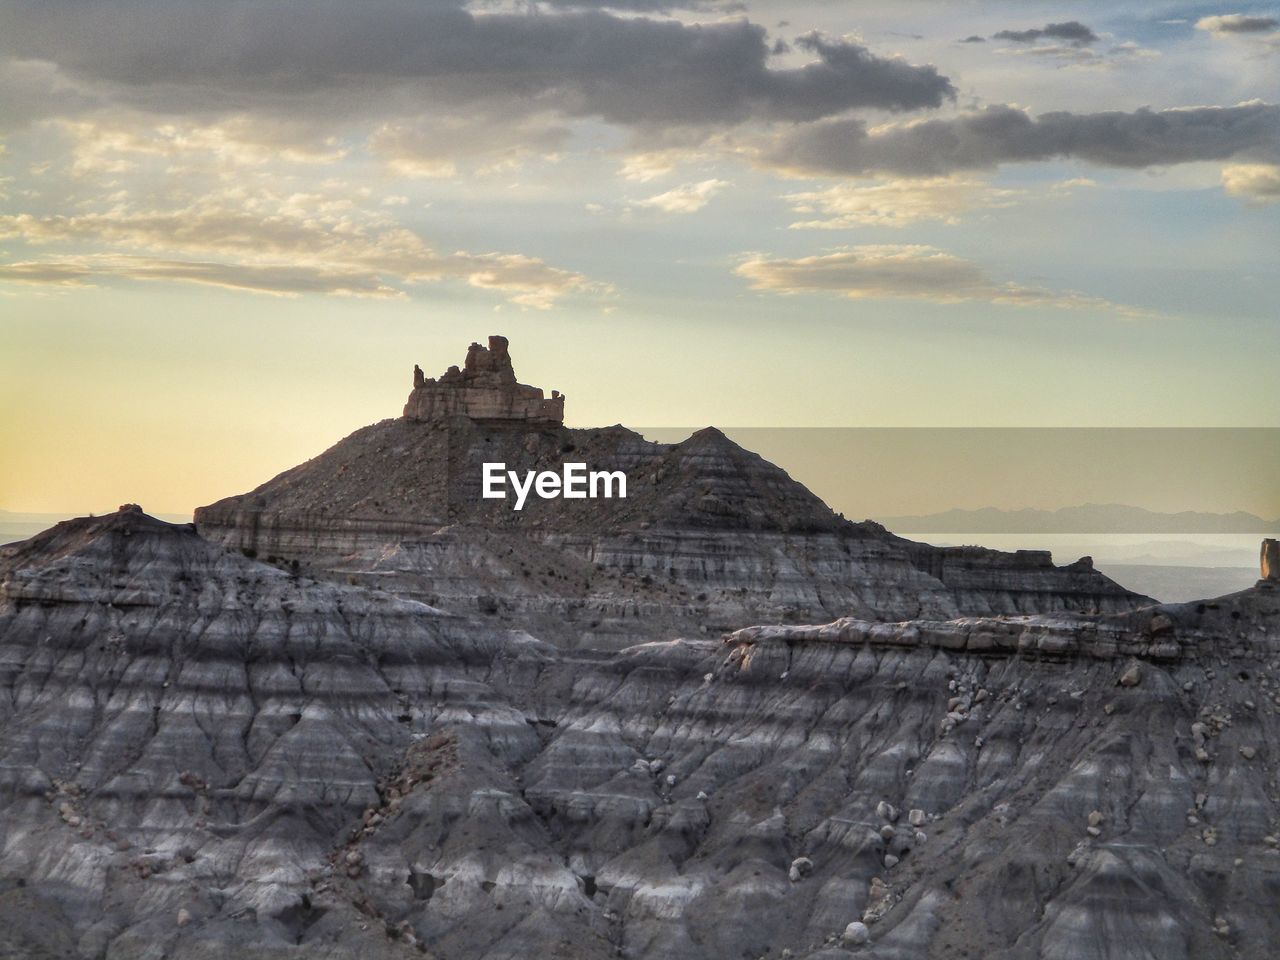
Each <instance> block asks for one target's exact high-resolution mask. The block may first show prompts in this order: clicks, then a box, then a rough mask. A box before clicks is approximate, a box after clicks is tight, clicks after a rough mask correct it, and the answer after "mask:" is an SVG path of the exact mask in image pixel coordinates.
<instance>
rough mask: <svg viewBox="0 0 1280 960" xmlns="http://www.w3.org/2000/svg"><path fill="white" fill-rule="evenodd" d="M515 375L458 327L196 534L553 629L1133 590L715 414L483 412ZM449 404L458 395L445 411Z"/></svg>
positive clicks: (619, 640) (1019, 603)
mask: <svg viewBox="0 0 1280 960" xmlns="http://www.w3.org/2000/svg"><path fill="white" fill-rule="evenodd" d="M499 341H500V342H499ZM513 385H515V386H518V385H517V384H515V374H514V372H513V370H512V368H511V362H510V356H509V354H508V352H507V347H506V342H505V341H504V340H501V338H494V339H493V340H491V347H490V348H489V349H488V350H486V349H485V348H483V347H479V346H473V348H472V351H471V352H470V353H469V354H468V363H467V368H466V370H465V371H463V372H461V373H458V374H457V375H456V376H453V377H451V376H450V375H446V377H444V378H442V380H441V381H440V382H439V383H436V382H434V381H430V382H424V384H423V385H422V386H420V387H418V388H416V389H415V391H414V395H413V397H411V398H410V407H411V408H412V410H411V409H410V408H406V416H405V417H403V418H401V419H399V420H388V421H384V422H382V423H378V424H374V425H372V426H369V427H366V428H364V429H362V430H358V431H356V432H355V433H354V434H352V435H351V436H349V437H347V438H346V439H345V440H342V441H341V442H339V443H338V444H336V445H335V446H334V447H332V448H330V449H329V450H327V451H325V452H324V453H323V454H321V455H320V456H318V457H316V458H315V459H313V460H310V461H308V462H307V463H304V464H302V465H300V466H298V467H295V468H294V469H292V470H289V471H286V472H285V473H283V474H281V475H280V476H278V477H276V478H274V479H273V480H270V481H268V482H267V483H265V484H263V485H262V486H260V487H258V488H257V489H256V490H253V491H252V492H250V493H247V494H243V495H240V496H235V497H229V498H227V499H225V500H221V501H219V502H218V503H215V504H212V505H210V506H207V507H202V508H200V509H199V510H197V511H196V523H197V526H198V528H199V530H200V533H201V534H202V535H203V536H205V537H207V538H209V539H210V540H212V541H215V542H217V543H221V544H224V545H227V546H230V547H234V548H237V549H240V550H243V551H246V552H248V553H249V554H251V555H253V556H257V557H259V558H264V559H271V560H274V561H276V562H280V563H284V564H291V563H297V564H299V565H300V567H301V568H302V569H305V570H307V571H308V572H309V573H311V574H312V575H315V576H323V577H329V578H334V579H337V580H339V581H340V582H354V583H365V584H376V585H378V586H380V587H382V588H383V589H386V590H390V591H393V592H395V593H397V594H400V595H403V596H406V597H412V598H414V599H418V600H422V601H425V602H428V603H431V604H435V605H439V606H442V607H444V608H445V609H448V610H451V611H453V612H456V613H462V614H474V613H476V612H481V613H484V614H485V615H486V616H489V617H492V618H495V622H499V623H504V624H506V625H509V626H518V627H521V628H524V629H528V630H530V631H532V632H534V633H536V634H538V635H539V636H543V637H545V638H547V639H549V640H552V641H553V642H556V643H560V644H563V645H570V646H572V645H583V644H584V645H590V646H596V647H602V646H603V647H615V648H616V647H619V646H624V645H626V644H629V643H634V642H637V641H639V640H647V639H659V638H669V637H671V636H673V635H676V634H678V633H685V634H689V635H692V634H698V633H704V632H709V633H711V634H712V635H714V634H715V633H717V632H719V631H721V630H725V629H733V628H736V627H742V626H747V625H749V624H751V623H759V622H769V621H783V622H812V621H816V620H824V619H832V618H835V617H840V616H850V615H853V616H860V617H868V618H873V619H884V620H901V619H907V618H912V617H950V616H958V615H962V614H992V613H1010V614H1017V613H1033V612H1052V611H1055V610H1076V611H1082V612H1105V611H1113V610H1122V609H1129V608H1132V607H1134V606H1137V605H1140V604H1142V603H1145V602H1148V599H1147V598H1145V597H1141V596H1138V595H1135V594H1133V593H1131V592H1129V591H1127V590H1124V589H1123V588H1122V587H1120V586H1118V585H1117V584H1115V583H1114V582H1112V581H1111V580H1109V579H1107V578H1106V577H1104V576H1102V575H1101V574H1099V573H1097V572H1095V571H1094V570H1092V569H1091V568H1090V567H1089V566H1088V565H1084V564H1073V565H1071V566H1066V567H1056V566H1054V565H1053V563H1052V562H1051V560H1050V558H1049V556H1048V554H1042V553H1032V552H1020V553H1014V554H1010V553H1001V552H998V551H993V550H982V549H978V548H960V549H953V548H937V547H932V546H929V545H927V544H919V543H912V542H911V541H908V540H904V539H902V538H899V537H895V536H893V535H892V534H890V533H889V532H887V531H886V530H884V528H882V527H880V526H879V525H878V524H874V523H850V522H848V521H846V520H844V519H843V518H842V517H839V516H837V515H835V514H834V513H833V512H832V511H831V510H830V509H829V508H828V507H827V506H826V505H825V504H824V503H823V502H822V501H821V500H819V499H818V498H817V497H816V496H814V495H813V494H812V493H811V492H809V491H808V490H807V489H805V488H804V487H803V486H802V485H801V484H799V483H797V482H795V481H794V480H792V479H791V478H790V477H789V476H788V475H787V474H786V472H785V471H783V470H780V469H779V468H777V467H776V466H774V465H773V464H771V463H769V462H768V461H766V460H764V459H763V458H761V457H759V456H757V455H756V454H753V453H751V452H749V451H747V450H744V449H742V448H741V447H739V446H738V445H737V444H735V443H733V442H732V441H730V440H729V439H728V438H727V437H725V436H724V434H722V433H721V432H720V431H718V430H715V429H713V428H708V429H705V430H701V431H699V432H698V433H695V434H694V435H693V436H691V437H690V438H689V439H687V440H685V441H684V442H682V443H678V444H657V443H650V442H648V441H646V440H645V439H644V438H643V437H641V436H640V435H639V434H637V433H634V432H633V431H630V430H627V429H625V428H623V427H620V426H615V427H608V428H603V429H596V430H579V429H568V428H565V427H564V426H563V425H561V424H560V423H559V422H557V421H556V420H555V419H554V418H548V419H543V420H540V421H539V420H538V419H537V418H535V417H531V416H525V415H524V414H519V413H518V414H513V415H510V416H507V415H503V416H496V415H494V412H495V411H496V410H497V409H498V408H499V407H502V404H504V403H506V401H505V400H501V397H503V396H509V394H504V393H503V392H502V391H503V390H509V389H513ZM530 389H536V388H530ZM477 390H478V391H480V393H479V394H477V393H476V391H477ZM424 391H425V392H424ZM494 391H497V392H494ZM538 393H539V396H540V395H541V392H540V391H538ZM446 395H447V396H448V397H452V398H453V399H451V400H441V399H439V396H446ZM481 395H483V397H487V398H488V399H484V400H483V402H482V401H481V400H476V399H468V398H474V397H477V396H481ZM414 397H419V400H420V401H421V402H420V403H419V401H415V400H414ZM431 398H435V399H431ZM559 399H561V400H562V399H563V398H559ZM495 405H496V406H495ZM428 406H430V412H428V411H427V407H428ZM460 409H466V410H468V411H470V413H471V415H469V416H462V415H453V413H452V412H453V411H455V410H460ZM504 409H505V408H504ZM482 411H483V412H482ZM499 462H500V463H505V464H507V466H508V468H510V469H513V470H516V471H518V472H520V473H521V475H523V473H524V472H525V471H528V470H533V471H544V470H547V471H552V472H555V473H560V472H561V471H562V470H563V466H564V464H565V463H584V464H586V465H587V466H588V468H589V469H592V470H602V471H623V472H625V474H626V475H627V477H628V490H627V497H626V498H625V499H620V498H614V499H585V500H564V499H554V500H542V499H539V498H537V497H531V498H530V499H529V500H528V501H527V503H526V504H525V506H524V508H523V509H522V510H520V511H515V510H513V509H512V501H511V500H502V499H497V500H495V499H485V498H483V497H482V495H481V481H482V471H483V465H484V464H485V463H499Z"/></svg>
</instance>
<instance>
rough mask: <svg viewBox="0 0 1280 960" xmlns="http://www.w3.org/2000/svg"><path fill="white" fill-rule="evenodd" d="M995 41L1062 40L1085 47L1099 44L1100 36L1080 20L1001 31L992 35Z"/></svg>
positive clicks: (1029, 41) (1030, 41) (1031, 41)
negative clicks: (1027, 28) (1029, 28)
mask: <svg viewBox="0 0 1280 960" xmlns="http://www.w3.org/2000/svg"><path fill="white" fill-rule="evenodd" d="M992 39H993V40H1009V41H1012V42H1013V43H1035V42H1036V41H1037V40H1060V41H1062V42H1064V43H1069V44H1072V45H1074V46H1078V47H1083V46H1088V45H1089V44H1091V43H1097V42H1098V39H1099V38H1098V35H1097V34H1096V33H1094V32H1093V31H1092V30H1090V29H1089V28H1088V27H1086V26H1085V25H1084V24H1083V23H1081V22H1080V21H1079V20H1068V21H1066V22H1065V23H1047V24H1045V25H1044V26H1043V27H1038V28H1034V29H1031V30H1001V31H1000V32H999V33H995V34H992Z"/></svg>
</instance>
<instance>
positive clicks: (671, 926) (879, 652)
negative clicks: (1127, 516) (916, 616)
mask: <svg viewBox="0 0 1280 960" xmlns="http://www.w3.org/2000/svg"><path fill="white" fill-rule="evenodd" d="M876 542H878V541H876ZM920 575H921V576H926V574H924V573H923V572H921V574H920ZM934 582H937V581H934ZM0 693H2V694H3V695H0V953H3V954H4V955H7V956H15V957H74V958H85V960H89V958H109V960H132V958H141V957H150V956H161V955H163V956H167V957H174V958H184V960H185V958H195V957H211V956H227V955H231V954H234V955H235V956H237V957H240V958H245V960H267V958H271V960H276V958H282V957H303V956H305V957H319V958H324V960H355V958H375V960H382V958H392V957H398V958H408V957H414V956H419V957H420V956H424V955H425V956H429V957H435V958H438V960H481V958H495V957H501V958H517V957H519V958H524V957H557V956H558V957H565V958H574V960H597V958H598V960H605V958H616V957H618V956H622V957H626V958H631V960H659V958H661V960H667V958H674V960H711V958H723V957H760V956H768V957H771V958H780V957H783V956H791V957H794V958H797V960H800V958H805V960H808V958H813V960H819V958H820V960H837V958H846V957H875V958H879V960H887V958H913V960H916V958H919V960H944V958H945V960H959V958H962V957H991V958H1001V960H1039V958H1071V960H1122V958H1123V960H1128V958H1134V957H1143V956H1146V957H1160V958H1162V960H1164V958H1173V960H1193V958H1194V960H1200V958H1212V960H1219V958H1221V960H1227V958H1248V960H1254V958H1258V960H1261V958H1266V957H1270V956H1272V955H1273V945H1274V944H1275V943H1276V942H1280V913H1277V911H1275V909H1274V906H1275V890H1276V888H1277V882H1278V881H1277V878H1280V852H1278V851H1280V795H1278V794H1277V791H1276V782H1275V779H1274V771H1275V766H1274V757H1272V756H1271V754H1270V751H1271V750H1272V749H1275V747H1274V745H1275V744H1276V743H1278V742H1280V718H1278V717H1277V707H1278V706H1280V593H1278V592H1277V591H1275V590H1271V589H1268V588H1264V587H1259V588H1255V589H1252V590H1248V591H1245V592H1243V593H1240V594H1236V595H1232V596H1227V597H1222V598H1219V599H1217V600H1212V601H1205V602H1203V603H1199V604H1183V605H1165V606H1150V607H1146V608H1142V609H1137V610H1129V611H1123V612H1116V613H1111V614H1096V615H1084V614H1079V613H1072V612H1060V613H1057V614H1054V615H1028V616H1018V617H1009V616H995V617H966V618H962V619H958V620H948V619H945V618H944V619H931V620H927V621H916V622H901V623H883V622H868V621H861V620H856V619H848V618H846V619H843V620H840V621H838V622H835V623H831V624H828V625H825V626H814V625H777V626H756V627H751V628H748V629H743V630H738V631H735V632H733V633H730V634H728V635H726V636H725V637H723V638H715V637H703V636H698V637H696V638H694V639H672V640H667V641H665V642H655V643H646V644H642V645H639V646H635V647H632V648H630V649H627V650H624V651H621V652H617V653H613V654H605V653H589V654H583V653H578V652H574V651H565V650H561V649H558V648H556V647H553V646H550V645H547V644H544V643H541V642H539V641H537V640H534V639H532V638H531V637H529V636H528V635H527V634H524V633H521V632H517V631H507V630H503V629H499V628H495V626H494V625H493V622H492V621H491V620H489V619H486V618H485V617H484V616H478V617H472V618H463V617H458V616H452V615H449V614H445V613H443V612H441V611H440V610H438V609H434V608H432V607H429V606H426V605H424V604H421V603H417V602H413V601H408V600H404V599H399V598H396V597H393V596H390V595H388V594H386V593H384V592H381V591H378V590H375V589H371V588H366V587H360V586H349V585H346V584H338V583H332V582H324V581H318V580H313V579H310V578H308V577H305V576H299V575H296V574H294V573H291V572H290V571H289V570H287V569H281V568H280V567H278V566H275V565H269V564H265V563H263V562H260V561H257V560H253V559H250V558H248V557H246V556H244V555H243V554H242V553H241V552H240V551H237V550H228V549H225V548H223V547H221V546H218V545H216V544H213V543H210V542H208V541H207V540H205V539H203V538H201V537H200V536H198V535H197V533H196V532H195V530H194V529H192V527H190V526H175V525H169V524H164V523H161V522H160V521H156V520H153V519H151V518H149V517H147V516H146V515H144V514H143V513H142V512H141V511H140V510H139V509H137V508H136V507H132V506H130V507H127V508H124V509H122V510H121V511H120V512H119V513H116V514H113V515H111V516H107V517H99V518H92V519H83V520H76V521H69V522H67V523H63V524H60V525H58V526H57V527H55V528H53V529H51V530H49V531H47V532H46V533H43V534H41V535H39V536H37V537H35V538H33V539H31V540H29V541H25V542H23V543H19V544H15V545H11V546H8V547H5V548H2V549H0Z"/></svg>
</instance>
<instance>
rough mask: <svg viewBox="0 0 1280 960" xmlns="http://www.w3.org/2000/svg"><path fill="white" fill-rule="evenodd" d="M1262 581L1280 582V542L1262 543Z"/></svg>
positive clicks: (1268, 540)
mask: <svg viewBox="0 0 1280 960" xmlns="http://www.w3.org/2000/svg"><path fill="white" fill-rule="evenodd" d="M1262 579H1263V580H1280V540H1271V539H1267V540H1263V541H1262Z"/></svg>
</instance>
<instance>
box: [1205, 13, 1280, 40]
mask: <svg viewBox="0 0 1280 960" xmlns="http://www.w3.org/2000/svg"><path fill="white" fill-rule="evenodd" d="M1277 28H1280V19H1276V18H1275V17H1256V16H1249V15H1247V14H1243V13H1227V14H1222V15H1220V16H1216V17H1201V18H1200V19H1199V20H1197V21H1196V29H1197V30H1204V31H1207V32H1208V33H1212V34H1213V35H1214V36H1218V37H1226V36H1234V35H1239V34H1242V33H1244V34H1251V33H1269V32H1271V31H1272V30H1276V29H1277Z"/></svg>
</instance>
